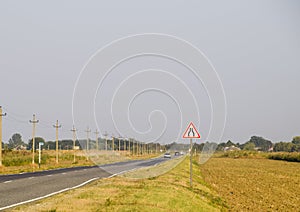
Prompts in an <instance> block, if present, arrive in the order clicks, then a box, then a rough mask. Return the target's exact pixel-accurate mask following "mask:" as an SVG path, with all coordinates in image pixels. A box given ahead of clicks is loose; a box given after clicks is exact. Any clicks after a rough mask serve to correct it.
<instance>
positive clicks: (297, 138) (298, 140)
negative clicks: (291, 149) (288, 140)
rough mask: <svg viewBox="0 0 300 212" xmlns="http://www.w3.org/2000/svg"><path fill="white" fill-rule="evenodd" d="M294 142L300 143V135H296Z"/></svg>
mask: <svg viewBox="0 0 300 212" xmlns="http://www.w3.org/2000/svg"><path fill="white" fill-rule="evenodd" d="M292 143H293V144H299V145H300V136H296V137H294V138H293V140H292Z"/></svg>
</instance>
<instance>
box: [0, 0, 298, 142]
mask: <svg viewBox="0 0 300 212" xmlns="http://www.w3.org/2000/svg"><path fill="white" fill-rule="evenodd" d="M137 33H164V34H169V35H174V36H177V37H179V38H182V39H184V40H186V41H188V42H190V43H192V44H193V45H194V46H196V47H197V48H199V49H200V50H201V51H202V52H203V53H204V54H205V55H206V56H207V57H208V58H209V60H210V61H211V63H212V64H213V66H214V67H215V69H216V71H217V72H218V74H219V76H220V79H221V81H222V83H223V86H224V90H225V93H226V98H227V122H226V128H225V131H224V135H223V139H222V140H224V141H226V140H228V139H231V140H232V141H234V142H245V141H247V140H248V139H249V138H250V136H252V135H259V136H263V137H265V138H268V139H271V140H272V141H281V140H283V141H290V140H291V139H292V137H293V136H295V135H300V122H299V120H300V109H299V105H300V98H299V91H300V83H299V79H300V3H299V2H298V1H296V0H295V1H274V0H272V1H261V0H257V1H226V2H225V1H206V2H204V1H174V0H172V1H171V0H170V1H155V0H152V1H147V2H146V1H126V3H125V1H73V0H72V1H71V0H70V1H43V2H41V1H26V2H25V1H11V0H9V1H0V73H1V78H0V79H1V81H0V89H1V91H0V105H2V106H3V108H4V111H5V112H7V113H8V116H6V117H5V118H4V120H3V140H4V141H7V140H8V139H9V138H10V137H11V135H12V134H13V133H15V132H20V133H21V134H22V135H23V138H24V140H26V141H27V140H28V139H29V138H30V136H31V129H32V128H31V127H32V125H30V124H29V122H28V120H29V119H31V118H32V114H33V113H35V114H36V115H37V118H38V119H39V120H40V123H39V124H38V125H37V135H38V136H42V137H44V138H46V139H47V140H53V139H54V138H55V130H54V128H53V127H52V125H53V124H55V121H56V119H59V121H60V122H61V123H62V125H63V128H62V129H61V131H60V137H61V138H71V132H70V129H71V127H72V95H73V89H74V86H75V83H76V79H77V77H78V75H79V73H80V71H81V69H82V68H83V66H84V65H85V64H86V62H87V60H88V59H89V58H90V57H91V56H92V55H93V54H94V53H95V52H96V51H97V50H98V49H99V48H101V47H103V46H104V45H106V44H108V43H110V42H112V41H114V40H116V39H119V38H122V37H124V36H128V35H133V34H137ZM157 63H159V66H157V67H156V68H162V67H165V68H166V69H167V68H168V69H172V70H173V71H174V73H177V74H178V75H180V73H179V72H180V70H182V69H181V68H180V67H179V66H178V65H176V64H173V63H172V62H170V61H165V60H163V59H161V58H160V59H158V58H156V59H154V58H151V57H147V58H142V59H136V60H135V61H130V63H129V64H124V65H123V66H121V67H118V68H117V69H118V70H116V71H115V75H112V76H111V82H113V83H112V84H110V83H109V85H107V86H106V88H107V89H110V92H109V91H107V92H104V93H105V94H106V95H112V94H113V91H114V89H115V87H117V86H118V84H120V82H121V81H120V80H121V78H122V77H126V76H125V75H124V76H122V74H116V73H121V72H122V70H121V69H124V70H125V69H126V70H136V71H138V70H139V67H140V66H143V68H147V65H145V64H152V65H153V64H157ZM150 68H152V66H150ZM118 71H119V72H118ZM172 73H173V72H172ZM113 76H115V77H117V76H118V77H119V78H115V80H114V77H113ZM183 78H184V77H183ZM149 79H152V80H154V78H149ZM185 80H188V78H186V79H185ZM190 80H191V81H190V82H191V84H192V85H191V89H193V90H194V92H195V93H196V98H197V101H198V103H200V105H201V106H199V108H198V109H199V111H200V119H201V124H200V128H201V129H200V131H201V134H203V135H204V136H203V137H204V138H205V136H206V135H207V131H208V130H209V124H210V116H209V115H210V110H209V101H208V98H207V96H205V90H204V89H203V87H201V85H193V82H192V79H190ZM149 81H150V82H151V80H149ZM195 90H196V91H195ZM147 100H148V101H147ZM149 100H150V101H149ZM143 102H144V104H143ZM97 104H99V105H100V106H99V107H97V108H99V110H100V109H101V105H104V104H111V103H110V102H109V103H107V102H105V99H102V98H101V96H100V97H99V98H97ZM172 104H173V103H172V101H169V102H167V100H165V96H161V94H157V95H154V93H151V92H150V93H147V94H145V95H144V96H141V99H140V101H137V102H136V103H135V104H133V105H132V107H133V108H134V111H135V115H134V114H133V119H134V120H133V122H135V123H136V124H137V125H138V126H140V128H141V129H138V130H140V131H147V128H149V125H147V124H149V123H148V120H147V119H148V115H149V113H150V112H151V111H153V110H155V109H156V108H157V107H161V109H162V110H167V111H166V112H165V113H166V114H165V115H167V116H168V120H169V118H170V117H171V118H170V119H171V120H169V121H168V122H167V123H168V124H170V128H169V129H168V128H167V129H168V132H167V133H166V137H165V138H164V139H163V140H162V141H163V142H170V141H172V140H173V139H174V137H173V136H172V135H176V136H177V134H178V133H179V134H181V133H180V132H178V130H179V128H178V122H180V119H179V116H178V114H179V113H178V110H177V108H176V107H175V105H172ZM121 106H123V105H122V104H121ZM169 106H170V107H171V108H172V107H173V106H174V108H173V109H169ZM79 107H80V105H79ZM126 107H127V105H126ZM96 112H97V113H98V112H99V111H96ZM100 112H101V111H100ZM191 112H194V107H192V106H191ZM119 115H120V117H121V115H122V114H119ZM157 115H158V116H157V117H156V118H155V119H154V120H153V123H154V124H155V123H156V124H157V125H155V126H160V125H161V124H162V123H164V120H163V119H162V117H163V116H161V114H157ZM183 115H184V114H183ZM77 118H78V119H79V120H82V122H81V123H78V126H77V127H78V129H79V132H78V136H79V137H81V138H83V137H85V133H84V130H85V129H84V128H85V127H86V126H89V127H90V128H91V129H92V130H93V131H94V130H95V129H96V125H95V123H94V122H92V121H91V122H90V123H85V122H87V121H86V120H85V119H84V116H83V117H77ZM115 118H116V119H117V121H118V117H115ZM172 119H173V120H172ZM100 122H101V129H100V130H101V131H107V132H109V133H110V134H111V133H114V134H117V132H116V130H115V129H112V126H111V125H109V124H106V122H105V118H103V119H101V121H100ZM120 122H122V121H121V120H120ZM143 123H146V124H145V125H143ZM133 124H134V123H133ZM184 124H185V123H184ZM155 126H152V127H154V128H155ZM160 127H163V124H162V126H160ZM155 130H156V131H155ZM125 131H126V130H125ZM154 131H155V132H153V133H154V134H156V133H158V132H159V131H160V130H159V129H154ZM126 133H127V132H124V134H123V135H124V136H135V135H133V134H130V133H129V132H128V134H126ZM93 136H94V135H93ZM155 136H156V135H155ZM155 136H154V137H155ZM202 141H204V140H202Z"/></svg>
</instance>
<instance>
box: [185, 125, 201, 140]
mask: <svg viewBox="0 0 300 212" xmlns="http://www.w3.org/2000/svg"><path fill="white" fill-rule="evenodd" d="M182 137H183V138H200V137H201V136H200V133H199V132H198V131H197V129H196V127H195V125H194V124H193V122H191V123H190V124H189V125H188V127H187V128H186V130H185V132H184V134H183V136H182Z"/></svg>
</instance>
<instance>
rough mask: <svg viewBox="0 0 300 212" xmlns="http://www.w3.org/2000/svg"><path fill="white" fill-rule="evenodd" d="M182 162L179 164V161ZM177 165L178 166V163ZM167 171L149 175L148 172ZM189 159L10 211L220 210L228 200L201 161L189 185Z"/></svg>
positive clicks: (96, 184)
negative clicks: (211, 183) (208, 181)
mask: <svg viewBox="0 0 300 212" xmlns="http://www.w3.org/2000/svg"><path fill="white" fill-rule="evenodd" d="M178 163H179V164H178ZM176 165H177V166H176ZM174 166H176V167H175V168H173V169H172V170H170V171H168V172H167V173H165V174H163V175H160V176H154V177H151V178H147V179H132V178H131V177H136V176H139V177H143V176H145V173H147V172H155V173H161V171H162V170H163V171H165V169H167V168H170V167H174ZM188 170H189V160H188V159H187V158H186V159H184V160H183V161H182V162H180V161H176V160H175V161H171V160H170V161H168V162H166V163H163V164H160V165H157V166H154V167H151V168H150V169H141V170H136V171H134V172H130V173H128V174H126V175H124V176H118V177H115V178H110V179H101V180H98V181H95V182H93V183H91V184H89V185H87V186H84V187H81V188H78V189H75V190H71V191H68V192H66V193H63V194H59V195H56V196H54V197H50V198H47V199H44V200H41V201H37V202H35V203H31V204H27V205H23V206H19V207H16V208H14V209H12V210H11V211H221V210H226V205H225V203H224V202H223V201H222V200H221V199H220V198H219V197H218V196H217V195H216V194H215V193H214V192H213V191H212V190H211V189H209V188H208V187H207V185H206V183H205V182H204V181H203V178H202V177H201V174H200V170H199V165H198V164H197V163H196V162H194V163H193V171H194V187H193V189H191V188H190V187H189V171H188Z"/></svg>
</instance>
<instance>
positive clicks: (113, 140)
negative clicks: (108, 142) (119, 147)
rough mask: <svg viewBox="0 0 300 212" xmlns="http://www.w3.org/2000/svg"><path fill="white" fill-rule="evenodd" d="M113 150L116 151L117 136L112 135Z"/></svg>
mask: <svg viewBox="0 0 300 212" xmlns="http://www.w3.org/2000/svg"><path fill="white" fill-rule="evenodd" d="M112 151H115V137H114V136H112Z"/></svg>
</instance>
